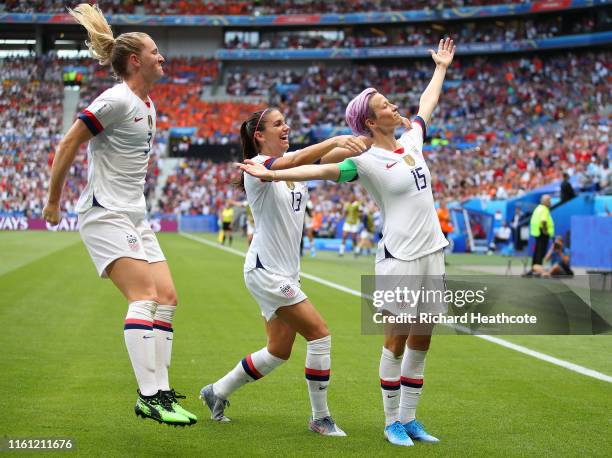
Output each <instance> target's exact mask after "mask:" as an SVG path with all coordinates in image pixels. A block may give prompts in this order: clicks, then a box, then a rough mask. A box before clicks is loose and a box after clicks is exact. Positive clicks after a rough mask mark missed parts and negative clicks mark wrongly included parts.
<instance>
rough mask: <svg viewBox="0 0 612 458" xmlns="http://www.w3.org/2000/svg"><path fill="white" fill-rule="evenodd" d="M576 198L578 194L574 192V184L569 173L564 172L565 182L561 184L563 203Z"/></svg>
mask: <svg viewBox="0 0 612 458" xmlns="http://www.w3.org/2000/svg"><path fill="white" fill-rule="evenodd" d="M574 197H576V193H575V192H574V188H573V187H572V184H571V183H570V182H569V175H568V174H567V172H563V181H562V182H561V203H563V202H567V201H568V200H572V199H573V198H574Z"/></svg>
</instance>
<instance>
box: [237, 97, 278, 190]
mask: <svg viewBox="0 0 612 458" xmlns="http://www.w3.org/2000/svg"><path fill="white" fill-rule="evenodd" d="M273 111H280V110H279V109H278V108H276V107H269V108H265V109H263V110H259V111H256V112H255V113H253V114H251V116H249V118H248V119H247V120H246V121H244V122H243V123H242V125H241V126H240V146H242V160H243V161H244V160H245V159H253V158H254V157H255V156H257V155H258V154H259V151H260V147H259V144H258V143H257V141H256V140H255V132H263V131H264V130H266V119H267V117H268V114H269V113H271V112H273ZM237 185H238V187H239V188H240V189H242V190H243V191H244V173H243V172H241V173H240V182H238V183H237Z"/></svg>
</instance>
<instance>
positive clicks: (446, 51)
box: [418, 38, 455, 124]
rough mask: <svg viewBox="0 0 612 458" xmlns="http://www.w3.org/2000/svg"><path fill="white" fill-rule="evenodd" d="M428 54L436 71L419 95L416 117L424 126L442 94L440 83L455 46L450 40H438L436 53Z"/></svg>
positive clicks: (451, 58)
mask: <svg viewBox="0 0 612 458" xmlns="http://www.w3.org/2000/svg"><path fill="white" fill-rule="evenodd" d="M429 52H430V53H431V58H432V59H433V60H434V62H435V63H436V69H435V71H434V74H433V77H432V78H431V81H430V82H429V84H428V85H427V88H426V89H425V91H424V92H423V94H422V95H421V99H420V101H419V113H418V116H419V117H421V118H422V119H423V121H425V123H426V124H429V121H430V120H431V114H432V113H433V111H434V109H435V108H436V105H437V104H438V99H439V98H440V93H441V92H442V83H444V77H445V76H446V69H447V68H448V66H449V65H450V64H451V62H452V61H453V57H454V56H455V45H454V43H453V40H451V39H450V38H447V39H446V40H444V39H443V40H440V44H439V45H438V51H437V52H435V51H434V50H433V49H430V50H429Z"/></svg>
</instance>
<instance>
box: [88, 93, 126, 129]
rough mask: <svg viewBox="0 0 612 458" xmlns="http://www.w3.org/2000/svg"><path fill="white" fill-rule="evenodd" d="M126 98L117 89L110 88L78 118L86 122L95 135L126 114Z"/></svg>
mask: <svg viewBox="0 0 612 458" xmlns="http://www.w3.org/2000/svg"><path fill="white" fill-rule="evenodd" d="M125 108H126V106H125V100H123V99H122V98H121V97H119V96H118V94H117V92H116V91H113V89H108V90H106V91H104V92H103V93H102V94H100V95H99V96H98V97H97V98H96V99H95V100H94V101H93V102H92V103H91V104H90V105H89V106H88V107H87V108H85V109H84V110H83V111H82V112H81V113H79V116H78V118H79V119H80V120H81V121H83V122H84V123H85V125H86V126H87V127H88V129H89V130H90V131H91V133H92V134H93V135H98V134H99V133H100V132H102V131H103V130H104V129H106V128H107V127H109V126H110V125H112V124H113V123H114V122H116V121H117V120H119V119H121V118H122V117H123V116H124V115H125Z"/></svg>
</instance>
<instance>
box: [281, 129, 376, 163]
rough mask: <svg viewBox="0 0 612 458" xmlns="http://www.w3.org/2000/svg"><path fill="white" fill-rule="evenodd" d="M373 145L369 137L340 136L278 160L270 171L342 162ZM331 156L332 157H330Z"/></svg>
mask: <svg viewBox="0 0 612 458" xmlns="http://www.w3.org/2000/svg"><path fill="white" fill-rule="evenodd" d="M371 145H372V142H371V140H369V139H368V138H367V137H355V136H353V135H338V136H336V137H332V138H328V139H327V140H325V141H322V142H321V143H317V144H316V145H311V146H307V147H306V148H304V149H303V150H301V151H300V152H299V153H297V154H290V155H288V156H282V157H279V158H276V159H274V161H273V162H272V165H271V166H270V169H271V170H282V169H289V168H292V167H298V166H300V165H306V164H314V163H315V162H317V161H318V160H321V162H323V163H330V162H341V161H342V160H344V159H345V158H347V157H350V156H355V155H357V154H361V153H363V152H364V151H365V150H366V149H368V148H369V147H370V146H371ZM330 154H331V156H330V157H328V156H329V155H330ZM330 159H331V160H330ZM336 159H337V160H336Z"/></svg>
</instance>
